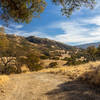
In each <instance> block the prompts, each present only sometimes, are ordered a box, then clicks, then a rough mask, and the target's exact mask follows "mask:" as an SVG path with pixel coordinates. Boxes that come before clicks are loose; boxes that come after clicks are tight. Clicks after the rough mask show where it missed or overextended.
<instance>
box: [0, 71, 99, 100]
mask: <svg viewBox="0 0 100 100" xmlns="http://www.w3.org/2000/svg"><path fill="white" fill-rule="evenodd" d="M9 77H10V81H9V82H8V84H7V85H6V86H5V87H2V88H0V100H100V91H99V90H100V89H99V88H93V87H90V86H89V85H86V84H83V83H81V82H78V81H72V80H70V79H67V78H66V77H65V76H63V75H54V74H48V73H42V72H37V73H27V74H20V75H11V76H9Z"/></svg>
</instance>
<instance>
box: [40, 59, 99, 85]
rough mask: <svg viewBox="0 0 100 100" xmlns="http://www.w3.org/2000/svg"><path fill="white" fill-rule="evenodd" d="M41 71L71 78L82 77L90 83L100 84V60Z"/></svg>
mask: <svg viewBox="0 0 100 100" xmlns="http://www.w3.org/2000/svg"><path fill="white" fill-rule="evenodd" d="M41 72H48V73H54V74H63V75H66V77H69V78H71V79H73V80H74V79H81V80H83V81H85V82H88V83H90V84H95V85H100V61H97V62H89V63H88V64H83V65H78V66H65V67H60V68H48V69H43V70H41Z"/></svg>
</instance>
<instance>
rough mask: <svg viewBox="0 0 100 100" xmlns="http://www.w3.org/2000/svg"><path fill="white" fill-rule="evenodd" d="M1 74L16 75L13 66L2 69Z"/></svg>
mask: <svg viewBox="0 0 100 100" xmlns="http://www.w3.org/2000/svg"><path fill="white" fill-rule="evenodd" d="M2 73H3V74H7V75H9V74H12V73H17V69H16V67H15V66H7V67H5V68H4V70H3V72H2Z"/></svg>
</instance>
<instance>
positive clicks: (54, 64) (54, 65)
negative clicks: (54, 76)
mask: <svg viewBox="0 0 100 100" xmlns="http://www.w3.org/2000/svg"><path fill="white" fill-rule="evenodd" d="M57 65H58V63H57V62H51V63H50V64H49V67H50V68H53V67H56V66H57Z"/></svg>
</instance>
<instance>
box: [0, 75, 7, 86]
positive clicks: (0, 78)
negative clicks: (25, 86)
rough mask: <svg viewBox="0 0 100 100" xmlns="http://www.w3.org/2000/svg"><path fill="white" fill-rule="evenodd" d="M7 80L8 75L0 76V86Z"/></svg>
mask: <svg viewBox="0 0 100 100" xmlns="http://www.w3.org/2000/svg"><path fill="white" fill-rule="evenodd" d="M8 81H9V77H8V76H6V75H1V76H0V86H4V85H5V84H6V83H7V82H8Z"/></svg>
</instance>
